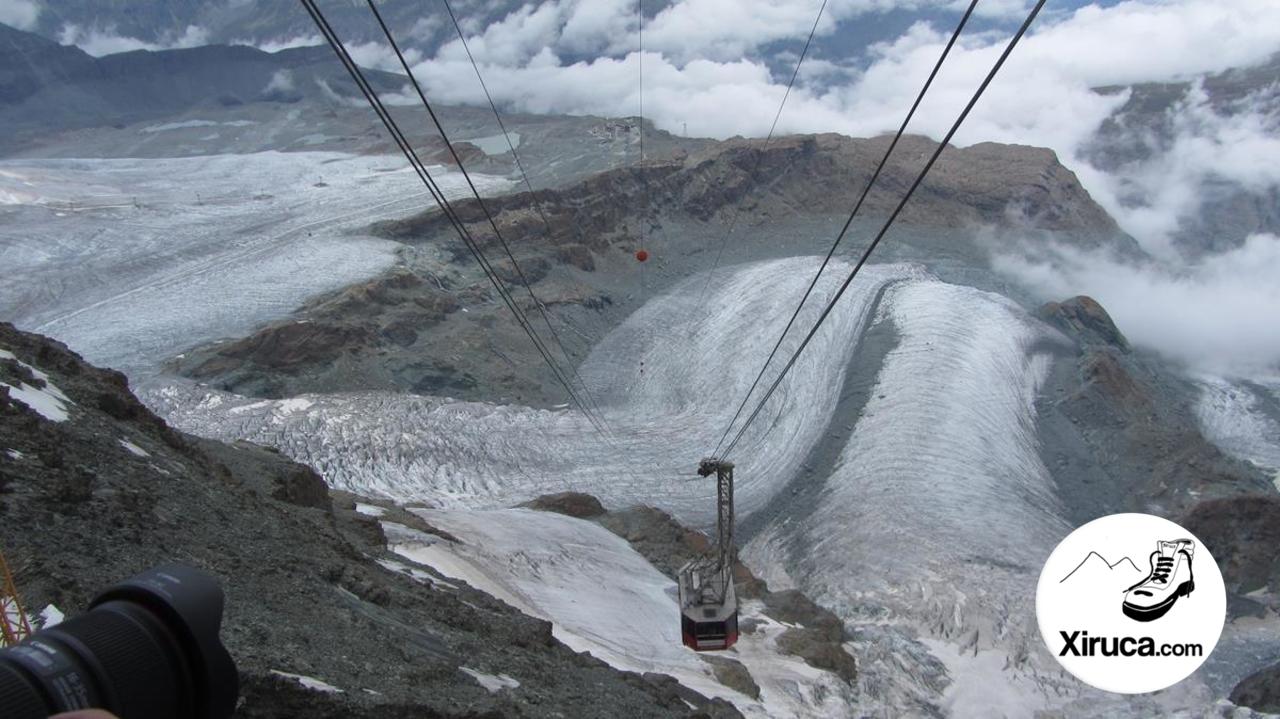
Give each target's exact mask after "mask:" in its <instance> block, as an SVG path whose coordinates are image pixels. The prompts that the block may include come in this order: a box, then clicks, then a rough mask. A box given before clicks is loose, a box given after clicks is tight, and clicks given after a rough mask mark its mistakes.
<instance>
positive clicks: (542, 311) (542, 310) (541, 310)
mask: <svg viewBox="0 0 1280 719" xmlns="http://www.w3.org/2000/svg"><path fill="white" fill-rule="evenodd" d="M366 3H367V4H368V6H369V10H371V11H372V12H373V17H374V18H375V19H376V20H377V21H378V27H380V28H382V33H383V35H386V37H387V42H388V43H390V44H391V49H392V50H393V51H394V52H395V54H396V58H398V59H399V61H400V66H401V67H403V68H404V71H405V74H406V75H408V76H409V82H410V83H412V84H413V89H414V90H415V91H416V92H417V94H418V99H420V100H421V101H422V106H423V107H425V108H426V110H427V114H428V115H430V116H431V121H432V123H434V124H435V126H436V130H437V131H438V132H439V133H440V138H441V139H442V140H444V144H445V147H447V148H448V149H449V154H450V155H452V156H453V161H454V162H456V163H457V164H458V169H459V170H461V171H462V176H463V178H465V179H466V181H467V186H468V187H470V188H471V194H472V195H474V196H475V198H476V202H477V203H478V204H479V205H480V209H481V210H482V211H483V212H484V216H485V218H486V219H487V220H488V221H489V227H491V228H492V229H493V234H494V236H495V237H496V238H497V239H498V243H499V244H500V245H501V246H502V250H503V252H504V253H505V254H506V256H507V259H508V260H509V261H510V262H511V265H512V267H514V268H515V271H516V276H517V278H518V279H519V280H520V284H522V285H524V289H525V292H527V293H528V295H529V299H530V301H532V302H533V305H534V307H535V308H536V309H537V310H538V314H539V315H541V316H542V322H543V324H544V325H546V328H547V331H548V332H549V333H550V334H551V339H552V341H554V342H555V344H556V346H557V347H558V348H559V349H560V355H561V356H562V357H564V361H565V364H566V365H568V366H569V369H570V371H571V372H572V373H573V375H574V377H576V378H577V380H578V383H579V384H580V385H581V386H582V391H583V394H584V395H585V396H586V397H587V399H588V401H590V402H591V404H592V405H593V406H595V407H596V411H597V412H598V411H599V406H598V405H596V404H595V401H594V399H592V398H591V391H590V389H589V388H588V387H587V385H586V383H585V382H583V380H582V376H581V375H580V374H578V370H577V368H576V365H575V364H574V361H573V359H572V358H570V357H569V352H568V350H566V349H565V346H564V342H563V341H561V339H560V334H559V333H558V332H556V329H555V327H554V326H552V324H551V318H550V317H549V316H548V314H547V310H546V307H545V306H544V305H543V303H542V301H541V300H539V299H538V296H537V295H536V294H534V291H533V286H532V285H531V284H530V282H529V279H528V277H526V276H525V274H524V270H522V269H521V268H520V263H519V262H516V258H515V255H514V254H513V253H512V252H511V247H510V245H508V244H507V240H506V238H504V237H503V236H502V232H501V231H500V230H499V229H498V223H497V222H496V221H495V220H494V219H493V214H492V213H490V212H489V206H488V205H486V204H485V201H484V198H483V197H481V196H480V190H479V189H477V188H476V185H475V183H474V182H472V180H471V173H469V172H467V168H466V165H464V164H463V162H462V158H461V157H459V156H458V151H457V150H456V149H455V148H454V146H453V143H452V142H450V141H449V135H448V134H447V133H446V132H445V129H444V125H443V124H441V122H440V118H439V117H438V116H437V115H436V112H435V110H434V109H433V108H432V107H431V103H430V102H428V101H427V96H426V93H424V92H423V91H422V86H421V85H420V84H419V83H418V78H417V76H415V75H414V73H413V70H412V69H411V68H410V67H409V61H408V60H406V59H405V56H404V53H403V52H401V51H400V46H399V44H397V43H396V39H395V37H394V36H393V35H392V34H391V28H389V27H387V24H386V22H385V21H384V20H383V19H382V13H381V12H379V11H378V6H377V4H376V3H375V2H374V0H366ZM449 14H450V15H451V16H452V14H453V11H452V10H450V11H449ZM455 23H456V20H455ZM458 34H459V35H461V34H462V30H461V28H459V29H458ZM467 54H468V56H469V55H470V50H468V51H467ZM472 66H473V67H475V60H474V59H473V60H472ZM475 70H476V74H477V75H479V73H480V69H479V68H478V67H475ZM483 82H484V80H483V79H481V83H482V84H483ZM485 94H486V95H487V94H488V89H487V88H486V90H485ZM490 102H491V103H492V98H490ZM497 112H498V110H497V108H496V107H494V114H495V115H496V114H497ZM499 123H501V120H499ZM503 133H504V135H505V133H506V128H505V127H504V128H503ZM507 142H508V144H510V142H511V140H510V138H508V139H507ZM513 151H514V148H513ZM526 182H528V180H527V178H526ZM544 221H545V218H544ZM548 229H550V227H549V226H548ZM600 419H601V421H602V422H603V421H604V420H603V417H601V418H600ZM606 426H607V424H606Z"/></svg>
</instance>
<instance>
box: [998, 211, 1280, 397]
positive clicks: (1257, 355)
mask: <svg viewBox="0 0 1280 719" xmlns="http://www.w3.org/2000/svg"><path fill="white" fill-rule="evenodd" d="M1050 252H1051V254H1052V256H1053V257H1052V260H1050V261H1030V260H1026V259H1023V258H1018V257H1012V256H1000V257H997V258H996V266H997V269H1000V270H1003V271H1006V272H1008V273H1009V274H1011V275H1014V276H1017V277H1020V278H1022V279H1024V280H1025V281H1026V282H1027V283H1028V284H1029V285H1031V286H1036V287H1039V288H1041V291H1042V292H1043V293H1044V294H1045V295H1046V296H1047V297H1056V298H1066V297H1070V296H1073V295H1077V294H1087V295H1090V296H1092V297H1095V298H1097V299H1098V300H1099V301H1101V302H1102V304H1103V306H1105V307H1106V308H1107V310H1108V311H1109V312H1110V313H1111V315H1112V318H1113V319H1114V320H1115V322H1116V324H1117V326H1119V327H1120V329H1121V330H1122V331H1123V332H1124V333H1125V334H1126V335H1128V337H1129V339H1130V340H1132V341H1133V342H1135V343H1137V344H1141V345H1145V346H1147V347H1151V348H1154V349H1156V350H1158V351H1160V352H1161V353H1163V354H1165V355H1167V356H1170V357H1173V358H1175V359H1177V360H1179V361H1182V362H1184V363H1186V364H1188V365H1190V366H1192V367H1194V368H1196V369H1197V370H1200V371H1206V372H1212V373H1216V374H1224V375H1237V376H1245V377H1249V376H1274V375H1275V371H1276V368H1277V365H1276V362H1277V358H1280V320H1278V318H1280V314H1277V313H1278V312H1280V282H1278V281H1277V275H1276V270H1277V268H1280V237H1276V236H1275V235H1270V234H1255V235H1253V236H1251V237H1249V239H1248V240H1247V241H1246V242H1245V243H1244V245H1242V246H1241V247H1239V248H1236V249H1233V250H1228V251H1226V252H1223V253H1221V254H1217V255H1211V256H1208V257H1205V258H1204V259H1202V260H1200V261H1197V262H1195V263H1191V264H1189V265H1186V266H1183V267H1182V268H1180V269H1177V270H1174V269H1170V268H1169V266H1168V265H1161V264H1155V265H1146V266H1136V265H1131V264H1125V263H1122V262H1117V261H1115V260H1113V259H1112V258H1110V257H1107V256H1106V255H1105V254H1101V253H1082V252H1079V251H1078V250H1074V249H1072V248H1068V247H1055V248H1052V249H1051V250H1050Z"/></svg>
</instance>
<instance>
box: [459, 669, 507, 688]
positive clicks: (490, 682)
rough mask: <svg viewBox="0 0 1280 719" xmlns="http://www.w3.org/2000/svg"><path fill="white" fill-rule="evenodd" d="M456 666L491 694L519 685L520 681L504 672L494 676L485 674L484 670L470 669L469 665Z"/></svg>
mask: <svg viewBox="0 0 1280 719" xmlns="http://www.w3.org/2000/svg"><path fill="white" fill-rule="evenodd" d="M458 668H459V669H461V670H462V671H464V672H466V673H467V674H469V675H471V678H472V679H475V680H476V681H477V682H479V684H480V686H482V687H484V688H485V689H488V690H489V691H490V692H491V693H493V694H497V693H498V692H500V691H502V690H503V689H515V688H516V687H518V686H520V682H518V681H516V680H515V679H512V678H511V677H509V676H507V675H506V674H498V675H497V676H494V675H493V674H485V673H484V672H478V671H476V670H475V669H472V668H471V667H458Z"/></svg>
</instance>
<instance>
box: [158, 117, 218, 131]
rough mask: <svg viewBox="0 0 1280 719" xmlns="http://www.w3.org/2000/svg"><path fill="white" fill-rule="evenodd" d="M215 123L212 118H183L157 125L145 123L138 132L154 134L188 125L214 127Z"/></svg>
mask: <svg viewBox="0 0 1280 719" xmlns="http://www.w3.org/2000/svg"><path fill="white" fill-rule="evenodd" d="M217 124H218V123H216V122H214V121H213V120H183V121H182V122H165V123H161V124H159V125H147V126H146V127H144V128H142V129H141V130H139V132H145V133H147V134H154V133H157V132H169V131H170V130H183V129H186V128H188V127H214V126H216V125H217Z"/></svg>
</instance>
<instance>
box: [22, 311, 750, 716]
mask: <svg viewBox="0 0 1280 719" xmlns="http://www.w3.org/2000/svg"><path fill="white" fill-rule="evenodd" d="M0 350H2V351H0V546H3V547H4V551H5V555H6V557H7V558H8V561H9V564H10V567H11V568H12V569H13V572H14V579H15V581H16V582H17V585H18V588H19V590H20V592H21V595H22V599H23V600H24V602H25V603H26V605H27V606H28V607H30V608H31V609H32V610H33V611H38V610H39V608H41V607H44V606H45V605H47V604H55V605H57V606H58V607H59V608H61V609H62V610H64V611H65V612H67V613H68V614H74V613H76V612H78V611H79V610H81V609H82V608H83V607H84V606H85V605H86V604H87V602H88V600H89V599H90V598H91V597H92V596H93V595H94V593H96V592H97V591H99V590H101V589H102V588H104V587H106V586H108V585H109V584H111V583H114V582H116V581H118V580H120V579H122V578H124V577H127V576H130V575H132V574H134V573H137V572H139V571H142V570H144V569H147V568H150V567H152V566H154V565H156V564H159V563H161V562H165V561H181V562H185V563H187V564H191V565H194V566H197V567H200V568H203V569H205V570H207V571H209V572H212V573H213V574H214V575H216V576H217V577H218V578H219V579H220V581H221V582H222V584H223V586H224V588H225V591H226V595H227V605H226V613H225V619H224V623H223V639H224V641H225V643H226V644H227V646H228V648H229V649H230V651H231V654H232V656H233V657H234V659H235V661H236V663H237V665H238V667H239V669H240V672H241V680H242V687H243V694H242V698H243V701H242V704H241V706H240V707H239V709H238V713H237V716H244V717H255V718H264V719H265V718H275V717H279V718H281V719H283V718H285V717H298V716H314V717H344V718H356V719H362V718H368V719H374V718H377V719H386V718H387V717H424V716H432V717H464V716H465V717H478V716H492V717H498V716H534V715H538V716H552V715H560V716H644V717H648V716H715V717H728V716H735V715H736V714H737V713H736V711H735V710H734V709H733V708H732V707H731V706H729V705H728V704H727V703H725V702H723V701H708V700H706V699H704V698H702V697H701V696H700V695H698V694H697V693H695V692H692V691H690V690H688V689H686V688H684V687H681V686H679V685H677V684H675V683H674V682H673V681H670V680H669V678H664V677H659V676H641V675H638V674H627V673H623V672H619V671H616V670H614V669H612V668H611V667H609V666H607V665H606V664H604V663H603V662H601V661H598V660H596V659H595V658H593V657H591V656H589V655H586V654H576V653H574V652H572V651H570V650H569V649H568V648H566V647H565V646H563V645H562V644H560V643H559V642H558V641H556V640H555V639H554V638H553V637H552V634H551V626H550V624H549V623H547V622H545V621H542V620H538V619H533V618H530V617H528V616H525V615H523V614H520V613H519V612H517V611H515V610H514V609H512V608H511V607H509V606H507V605H506V604H504V603H502V602H501V601H498V600H496V599H494V598H492V597H490V596H489V595H487V594H484V593H482V592H479V591H475V590H472V589H470V588H468V587H466V586H459V585H455V584H452V583H437V582H434V581H426V580H423V581H419V580H417V579H414V578H413V577H411V576H410V575H409V573H407V572H402V571H399V570H397V569H395V568H394V565H388V566H382V565H379V564H378V563H377V560H379V559H382V560H385V561H388V562H390V561H397V562H400V563H401V564H403V558H399V557H395V556H393V555H391V554H389V553H388V552H387V550H386V547H385V537H383V536H382V533H381V530H380V529H379V527H378V525H377V522H376V521H374V520H373V519H372V518H370V517H367V516H364V515H362V514H360V513H358V512H355V511H353V510H354V505H353V504H352V503H351V502H350V500H349V499H342V500H340V501H338V502H333V501H332V500H331V499H330V496H329V494H328V493H327V491H323V485H321V484H317V477H316V475H315V473H314V472H312V471H311V470H310V469H309V468H306V467H303V466H301V465H298V464H295V463H293V462H291V461H289V460H287V459H285V458H284V457H282V456H280V455H278V454H277V453H274V452H272V451H270V450H265V449H262V448H258V447H254V446H251V445H244V444H237V445H218V444H217V443H213V442H209V441H206V440H199V439H196V438H194V437H190V436H188V435H184V434H182V433H180V432H176V431H174V430H173V429H171V428H169V427H168V426H167V425H166V424H165V423H164V422H163V421H162V420H161V419H159V418H158V417H156V416H155V415H153V414H152V413H151V412H150V411H148V410H147V409H146V407H144V406H143V405H142V404H141V403H139V402H138V401H137V399H136V398H134V396H133V395H132V393H131V392H130V391H129V388H128V384H127V382H126V380H125V378H124V376H123V375H121V374H119V373H117V372H112V371H109V370H103V369H98V368H96V367H92V366H90V365H88V364H87V363H85V362H83V361H82V360H81V359H80V358H79V357H78V356H77V355H75V354H74V353H72V352H71V351H69V350H68V349H67V348H66V347H64V346H63V345H61V344H59V343H57V342H54V341H51V340H48V339H45V338H43V337H39V336H37V335H32V334H27V333H24V332H20V331H17V330H15V329H14V328H13V326H12V325H8V324H4V323H0ZM388 567H391V568H388ZM418 571H419V572H422V573H425V574H418V575H417V576H419V577H422V576H436V575H433V574H432V571H431V570H430V569H429V568H426V567H420V568H418ZM464 666H465V667H467V668H468V669H469V670H473V671H476V672H483V673H486V674H493V675H498V674H505V675H508V676H511V677H514V678H516V679H517V680H518V681H519V686H518V687H513V688H507V689H501V690H499V691H491V690H490V689H487V688H485V687H483V686H481V685H480V684H478V683H477V682H476V681H475V680H474V679H473V678H472V675H471V674H468V673H467V672H465V671H463V670H462V667H464ZM278 672H284V673H286V674H292V675H302V676H306V677H313V678H315V679H318V680H321V681H323V682H325V683H327V684H330V685H332V686H334V687H337V688H338V689H341V690H342V691H341V692H321V691H314V690H311V689H306V688H304V687H302V686H301V685H299V684H298V682H297V680H296V679H291V678H289V677H287V676H282V675H280V674H279V673H278ZM664 680H665V681H664Z"/></svg>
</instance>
